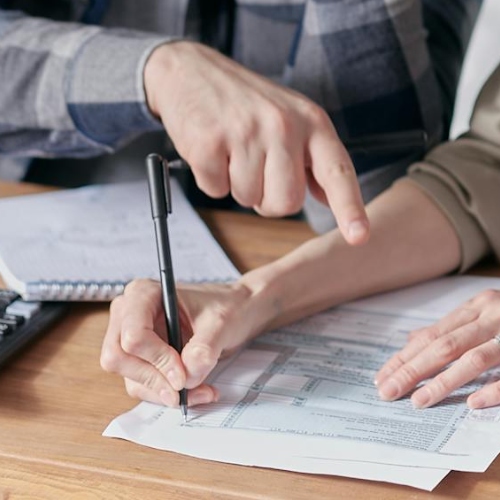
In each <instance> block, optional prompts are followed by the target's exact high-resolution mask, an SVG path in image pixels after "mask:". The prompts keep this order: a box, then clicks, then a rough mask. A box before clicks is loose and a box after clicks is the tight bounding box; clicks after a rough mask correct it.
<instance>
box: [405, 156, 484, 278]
mask: <svg viewBox="0 0 500 500" xmlns="http://www.w3.org/2000/svg"><path fill="white" fill-rule="evenodd" d="M429 170H431V172H432V173H431V172H429V171H427V169H426V164H425V163H417V164H415V165H413V166H412V168H411V169H410V171H409V174H408V177H405V178H404V179H402V180H400V181H397V182H411V183H413V184H414V185H416V186H417V187H419V188H420V189H421V190H422V191H424V192H425V193H426V194H427V196H429V197H430V198H431V199H432V201H433V202H434V203H435V204H436V205H437V206H438V207H439V208H440V209H441V210H442V211H443V213H444V214H445V215H446V217H447V218H448V220H449V221H450V222H451V224H452V225H453V227H454V229H455V231H456V233H457V235H458V238H459V240H460V248H461V259H460V265H459V267H458V269H457V271H458V272H460V273H464V272H465V271H467V270H468V269H469V268H470V267H472V266H473V265H474V264H476V263H477V262H478V261H479V260H481V259H482V258H483V257H485V256H486V255H488V253H490V251H491V249H490V245H489V243H488V239H487V238H486V235H485V234H484V232H483V230H482V229H481V227H480V226H479V224H478V223H477V221H476V220H475V218H474V217H472V216H471V215H470V214H469V213H468V211H467V210H466V209H465V208H464V207H463V206H462V205H461V203H460V201H459V199H458V198H457V196H456V194H455V193H454V192H453V190H452V189H451V188H450V187H449V185H448V183H447V182H443V181H442V180H440V179H439V176H440V175H443V176H446V175H447V174H446V173H445V172H439V173H437V172H436V171H435V170H432V169H431V168H429Z"/></svg>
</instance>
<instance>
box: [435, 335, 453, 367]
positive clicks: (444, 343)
mask: <svg viewBox="0 0 500 500" xmlns="http://www.w3.org/2000/svg"><path fill="white" fill-rule="evenodd" d="M434 352H435V354H436V356H437V357H438V358H439V359H443V360H446V361H450V360H452V359H455V358H456V357H457V354H459V343H458V341H457V339H456V337H453V336H451V335H448V336H446V337H442V338H440V339H438V340H437V341H436V344H435V348H434Z"/></svg>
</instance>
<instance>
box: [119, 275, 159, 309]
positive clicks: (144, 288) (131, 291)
mask: <svg viewBox="0 0 500 500" xmlns="http://www.w3.org/2000/svg"><path fill="white" fill-rule="evenodd" d="M157 289H158V283H157V282H156V281H153V280H150V279H144V278H140V279H134V280H132V281H130V282H129V283H128V284H127V286H126V287H125V290H124V295H126V296H128V295H143V294H149V293H151V291H152V290H155V291H157ZM117 299H120V297H117ZM117 299H115V300H117ZM113 302H114V301H113ZM119 305H120V304H119Z"/></svg>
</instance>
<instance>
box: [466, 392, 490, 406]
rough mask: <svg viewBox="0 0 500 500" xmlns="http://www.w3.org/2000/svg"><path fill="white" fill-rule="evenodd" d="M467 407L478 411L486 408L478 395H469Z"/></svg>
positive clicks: (484, 402)
mask: <svg viewBox="0 0 500 500" xmlns="http://www.w3.org/2000/svg"><path fill="white" fill-rule="evenodd" d="M467 405H468V406H469V408H473V409H476V410H478V409H480V408H484V407H485V406H486V401H485V400H484V399H483V397H482V396H480V395H479V394H471V395H470V396H469V397H468V398H467Z"/></svg>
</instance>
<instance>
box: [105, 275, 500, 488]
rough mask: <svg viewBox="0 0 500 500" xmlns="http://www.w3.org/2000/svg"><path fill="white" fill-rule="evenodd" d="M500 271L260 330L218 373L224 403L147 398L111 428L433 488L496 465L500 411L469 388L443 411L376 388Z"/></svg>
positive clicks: (265, 462) (213, 455)
mask: <svg viewBox="0 0 500 500" xmlns="http://www.w3.org/2000/svg"><path fill="white" fill-rule="evenodd" d="M492 287H497V288H500V280H499V279H491V278H470V277H454V278H445V279H442V280H436V281H434V282H430V283H427V284H423V285H419V286H416V287H412V288H408V289H406V290H403V291H399V292H392V293H390V294H384V295H380V296H376V297H373V298H370V299H365V300H362V301H357V302H352V303H351V304H348V305H347V306H344V307H339V308H335V309H332V310H330V311H327V312H324V313H321V314H318V315H315V316H313V317H311V318H308V319H306V320H303V321H300V322H297V323H294V324H293V325H290V326H289V327H287V328H283V329H281V330H279V331H274V332H271V333H268V334H265V335H262V336H260V337H259V338H257V339H256V340H254V341H253V342H252V343H251V344H249V345H248V346H246V347H245V349H243V350H241V351H240V352H239V353H238V354H236V355H235V356H233V357H231V358H230V359H228V360H224V361H222V362H221V363H220V364H219V366H218V367H217V369H216V370H215V371H214V373H213V374H212V375H211V377H210V383H212V384H213V385H215V386H216V387H217V388H218V389H219V391H220V394H221V399H220V401H219V402H218V403H216V404H211V405H206V406H201V407H195V408H190V410H189V421H188V422H187V424H183V423H182V422H181V419H180V415H179V411H178V410H171V409H166V408H164V407H161V406H156V405H152V404H148V403H141V404H140V405H139V406H137V407H136V408H135V409H134V410H132V411H131V412H129V413H126V414H124V415H122V416H120V417H118V418H117V419H115V421H113V422H112V423H111V424H110V426H109V427H108V428H107V429H106V431H105V433H104V435H106V436H111V437H121V438H125V439H130V440H132V441H135V442H138V443H141V444H144V445H147V446H152V447H155V448H160V449H165V450H170V451H176V452H179V453H185V454H189V455H194V456H197V457H202V458H207V459H212V460H219V461H224V462H232V463H239V464H246V465H258V466H266V467H276V468H282V469H289V470H296V471H301V472H312V473H321V474H339V475H346V476H351V477H361V478H366V479H375V480H383V481H390V482H396V483H402V484H408V485H411V486H415V487H419V488H424V489H428V490H431V489H433V488H434V487H435V486H436V485H437V484H438V483H439V481H440V480H442V479H443V477H445V475H446V474H447V473H448V471H449V470H450V469H455V470H467V471H476V472H479V471H484V470H485V469H486V468H487V467H488V465H489V464H490V463H491V462H492V461H493V460H494V458H495V457H496V456H497V454H498V452H499V450H500V432H499V430H500V409H499V408H497V409H493V410H483V411H470V410H468V409H467V407H466V404H465V400H466V396H467V395H468V394H469V393H470V392H471V391H473V390H475V389H476V388H477V387H478V386H479V385H481V384H483V383H484V382H485V381H486V379H487V377H496V376H497V374H496V373H489V374H488V375H487V377H486V376H485V377H483V378H482V379H480V380H477V381H475V382H474V383H472V384H469V385H468V386H466V387H464V388H462V389H461V390H458V391H456V392H455V393H453V394H452V395H451V396H450V397H449V398H447V399H446V400H445V401H443V402H442V403H441V404H439V405H437V406H436V407H433V408H429V409H425V410H416V409H414V408H413V407H412V405H411V402H410V400H409V398H403V399H401V400H399V401H396V402H384V401H381V400H380V399H379V397H378V394H377V391H376V388H375V386H374V384H373V379H374V375H375V373H376V372H377V370H378V369H379V368H380V367H381V366H382V365H383V364H384V362H385V361H386V360H387V359H388V358H389V357H390V356H391V355H392V354H393V353H394V352H396V351H397V350H399V349H401V348H402V347H403V345H404V344H405V342H406V337H407V335H408V333H409V332H410V331H412V330H415V329H417V328H421V327H423V326H426V325H429V324H431V323H433V322H434V321H436V320H437V319H438V318H439V317H441V316H442V315H443V314H446V313H447V312H449V311H450V310H451V309H453V308H454V307H456V306H458V305H459V304H461V303H462V302H463V301H465V300H467V299H468V298H470V297H472V296H473V295H475V294H476V293H478V292H479V291H481V290H483V289H486V288H492Z"/></svg>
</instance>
